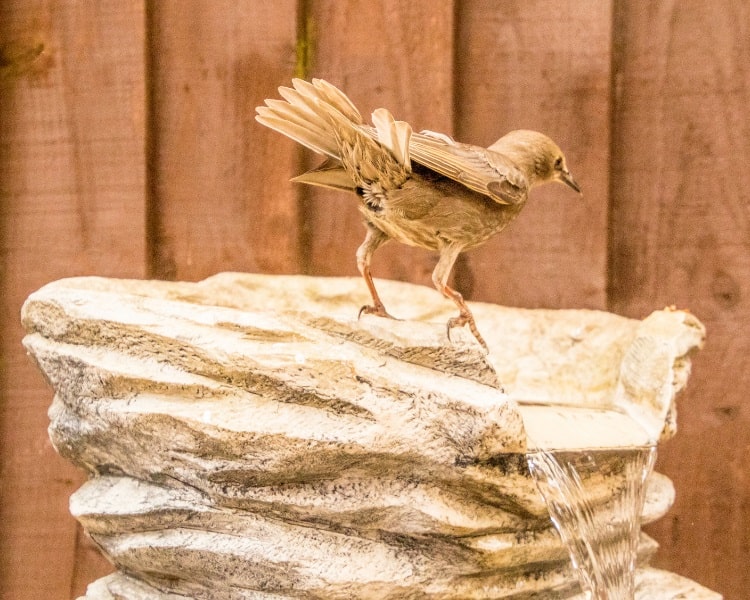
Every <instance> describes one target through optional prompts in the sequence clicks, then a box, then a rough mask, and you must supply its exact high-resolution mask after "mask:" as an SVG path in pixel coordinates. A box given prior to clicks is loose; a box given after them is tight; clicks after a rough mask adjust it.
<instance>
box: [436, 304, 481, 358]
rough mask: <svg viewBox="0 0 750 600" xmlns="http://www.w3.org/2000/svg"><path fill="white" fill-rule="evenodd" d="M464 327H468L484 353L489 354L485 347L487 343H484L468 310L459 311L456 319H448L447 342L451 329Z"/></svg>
mask: <svg viewBox="0 0 750 600" xmlns="http://www.w3.org/2000/svg"><path fill="white" fill-rule="evenodd" d="M464 325H468V326H469V331H471V334H472V335H473V336H474V337H475V338H476V339H477V341H478V342H479V343H480V344H481V345H482V348H484V349H485V351H487V352H489V351H490V349H489V348H488V347H487V342H485V341H484V338H483V337H482V334H481V333H479V330H478V329H477V324H476V323H475V322H474V315H472V314H471V313H470V312H468V310H467V311H461V313H460V314H459V315H458V316H457V317H453V318H452V319H448V324H447V326H446V333H447V334H448V340H449V341H450V339H451V329H453V328H454V327H463V326H464Z"/></svg>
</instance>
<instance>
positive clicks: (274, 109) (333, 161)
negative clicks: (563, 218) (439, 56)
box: [255, 79, 580, 349]
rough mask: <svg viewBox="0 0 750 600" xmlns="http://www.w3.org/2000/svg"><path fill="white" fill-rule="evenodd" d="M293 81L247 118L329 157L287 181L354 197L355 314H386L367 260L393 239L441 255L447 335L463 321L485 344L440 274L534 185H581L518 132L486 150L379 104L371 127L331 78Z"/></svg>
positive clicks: (537, 141)
mask: <svg viewBox="0 0 750 600" xmlns="http://www.w3.org/2000/svg"><path fill="white" fill-rule="evenodd" d="M292 85H293V86H294V87H293V88H288V87H280V88H279V93H280V94H281V96H282V97H283V98H284V100H274V99H269V100H266V106H259V107H258V108H257V109H256V110H257V113H258V114H257V115H256V117H255V118H256V120H257V121H259V122H260V123H262V124H263V125H266V126H267V127H270V128H271V129H274V130H276V131H278V132H280V133H283V134H284V135H286V136H288V137H290V138H292V139H293V140H296V141H297V142H299V143H300V144H302V145H303V146H306V147H307V148H309V149H311V150H314V151H315V152H318V153H320V154H323V155H325V156H327V157H328V160H326V161H325V162H324V163H323V164H322V165H321V166H320V167H318V168H317V169H313V170H312V171H309V172H307V173H304V174H303V175H300V176H298V177H295V178H294V179H292V181H298V182H302V183H307V184H311V185H318V186H323V187H328V188H333V189H337V190H344V191H348V192H353V193H355V194H356V195H357V196H358V197H359V210H360V212H361V213H362V215H363V216H364V219H365V224H366V227H367V235H366V237H365V240H364V242H363V243H362V245H361V246H360V247H359V249H358V250H357V267H358V269H359V272H360V273H361V274H362V277H364V279H365V282H366V283H367V287H368V288H369V290H370V294H371V295H372V302H373V304H372V306H363V307H362V309H361V310H360V315H361V314H362V312H365V313H370V314H375V315H379V316H382V317H390V316H391V315H389V314H388V312H387V311H386V309H385V306H384V305H383V302H382V301H381V300H380V297H379V296H378V293H377V290H376V289H375V285H374V283H373V281H372V275H371V273H370V262H371V260H372V255H373V252H375V250H377V249H378V248H379V247H380V246H382V245H383V244H384V243H385V242H387V241H388V240H391V239H394V240H397V241H399V242H401V243H403V244H408V245H410V246H419V247H421V248H427V249H429V250H434V251H436V252H439V253H440V258H439V260H438V263H437V265H436V266H435V270H434V271H433V273H432V282H433V283H434V285H435V287H436V288H437V289H438V290H439V291H440V292H441V293H442V294H443V295H444V296H446V297H447V298H450V299H451V300H453V302H455V303H456V305H457V306H458V309H459V314H458V316H457V317H454V318H452V319H450V320H449V321H448V325H447V331H448V337H449V338H450V330H451V328H453V327H460V326H463V325H468V326H469V329H470V330H471V332H472V334H474V337H475V338H476V339H477V341H478V342H479V343H480V344H482V346H484V348H485V349H487V344H486V343H485V341H484V339H483V338H482V336H481V335H480V333H479V330H478V329H477V326H476V323H475V322H474V316H473V315H472V313H471V311H470V310H469V307H468V306H467V305H466V303H465V302H464V299H463V297H462V296H461V294H460V293H459V292H457V291H456V290H454V289H453V288H451V287H449V286H448V277H449V276H450V272H451V269H452V268H453V264H454V263H455V261H456V258H457V257H458V255H459V254H460V253H461V252H463V251H464V250H469V249H471V248H476V247H477V246H479V245H481V244H483V243H484V242H486V241H487V240H488V239H489V238H490V237H492V236H493V235H495V234H496V233H498V232H500V231H501V230H502V229H504V228H505V227H506V226H507V225H508V223H510V222H511V221H512V220H513V219H514V218H515V217H516V216H517V215H518V213H519V212H521V209H522V208H523V207H524V205H525V204H526V199H527V198H528V194H529V190H531V189H532V188H533V187H535V186H537V185H540V184H542V183H546V182H549V181H560V182H563V183H566V184H567V185H569V186H570V187H572V188H573V189H574V190H575V191H577V192H579V193H580V188H579V187H578V184H576V182H575V181H574V180H573V177H572V176H571V175H570V171H568V167H567V165H566V163H565V156H564V155H563V153H562V151H561V150H560V148H558V147H557V145H556V144H555V143H554V142H553V141H552V140H551V139H550V138H548V137H547V136H546V135H544V134H542V133H538V132H536V131H527V130H518V131H511V132H510V133H508V134H506V135H505V136H503V137H501V138H500V139H499V140H498V141H497V142H495V143H494V144H492V145H491V146H490V147H489V148H483V147H481V146H473V145H471V144H462V143H459V142H456V141H454V140H453V139H452V138H450V137H449V136H447V135H444V134H440V133H434V132H430V131H423V132H421V133H414V132H412V129H411V127H410V126H409V124H408V123H405V122H403V121H396V120H395V119H394V118H393V116H392V115H391V113H390V112H389V111H387V110H386V109H384V108H378V109H377V110H375V111H374V112H373V113H372V122H373V125H374V127H371V126H369V125H367V124H365V123H364V121H363V120H362V116H361V115H360V113H359V111H358V110H357V109H356V107H355V106H354V104H352V102H351V101H350V100H349V98H347V96H346V95H345V94H344V93H343V92H342V91H341V90H339V89H338V88H336V87H335V86H333V85H331V84H330V83H328V82H326V81H324V80H322V79H313V80H312V83H309V82H307V81H303V80H301V79H294V80H293V81H292Z"/></svg>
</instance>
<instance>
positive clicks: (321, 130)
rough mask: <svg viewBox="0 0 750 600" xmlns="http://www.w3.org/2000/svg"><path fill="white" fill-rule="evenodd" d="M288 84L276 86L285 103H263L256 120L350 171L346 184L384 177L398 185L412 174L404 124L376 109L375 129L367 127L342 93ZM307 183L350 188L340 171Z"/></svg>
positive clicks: (318, 85) (317, 83)
mask: <svg viewBox="0 0 750 600" xmlns="http://www.w3.org/2000/svg"><path fill="white" fill-rule="evenodd" d="M292 86H293V87H280V88H279V94H280V95H281V97H282V98H283V100H276V99H268V100H266V105H265V106H259V107H258V108H257V109H256V112H257V115H256V116H255V119H256V120H257V121H258V122H259V123H261V124H263V125H265V126H267V127H269V128H271V129H273V130H275V131H278V132H279V133H282V134H284V135H286V136H287V137H290V138H292V139H293V140H295V141H297V142H299V143H300V144H302V145H303V146H305V147H307V148H309V149H310V150H313V151H315V152H318V153H320V154H323V155H326V156H328V157H329V158H333V159H335V160H337V161H340V162H341V163H344V169H345V170H348V169H353V171H352V173H350V175H351V177H350V179H349V181H351V180H352V178H354V180H355V181H356V182H357V183H355V184H354V185H360V183H361V182H359V180H360V179H362V180H363V181H377V180H383V181H385V179H388V180H392V181H391V183H392V184H393V185H399V184H400V182H401V181H403V179H404V178H405V177H406V176H407V175H408V173H410V172H411V161H410V158H409V143H410V139H411V134H412V130H411V126H410V125H409V124H408V123H405V122H403V121H396V120H395V119H394V118H393V115H391V113H390V112H388V111H387V110H386V109H384V108H380V109H377V110H376V111H375V112H374V113H373V115H372V119H373V123H374V124H375V128H372V127H369V126H367V125H365V124H364V121H363V120H362V116H361V115H360V113H359V111H358V110H357V108H356V107H355V106H354V104H352V102H351V100H349V98H348V97H347V96H346V94H344V93H343V92H342V91H341V90H339V89H338V88H336V87H335V86H333V85H331V84H330V83H328V82H327V81H324V80H322V79H313V80H312V83H310V82H307V81H303V80H302V79H293V80H292ZM342 153H344V154H345V156H342V155H341V154H342ZM360 155H361V156H360ZM365 155H368V156H369V157H368V158H365ZM347 165H348V166H347ZM381 170H382V172H381ZM370 171H372V172H370ZM355 172H356V173H355ZM308 179H310V180H309V181H307V180H305V181H304V183H312V184H314V185H325V186H326V187H337V188H339V189H341V188H343V187H346V188H347V189H348V188H350V187H351V186H350V185H349V181H345V179H344V178H343V177H342V176H340V174H338V173H335V174H332V173H329V172H324V173H322V174H321V173H316V174H314V175H311V176H310V177H309V178H308ZM312 179H314V181H313V180H312ZM300 181H303V179H300Z"/></svg>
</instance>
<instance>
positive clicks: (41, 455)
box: [0, 0, 145, 600]
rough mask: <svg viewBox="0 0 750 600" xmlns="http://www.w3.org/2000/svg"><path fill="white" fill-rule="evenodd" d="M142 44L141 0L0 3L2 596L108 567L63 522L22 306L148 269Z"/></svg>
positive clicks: (58, 595) (67, 485)
mask: <svg viewBox="0 0 750 600" xmlns="http://www.w3.org/2000/svg"><path fill="white" fill-rule="evenodd" d="M143 46H144V35H143V6H142V2H139V1H131V2H127V3H123V2H120V1H119V0H111V1H102V2H98V3H95V4H88V3H69V2H62V1H49V2H41V1H30V0H10V1H8V2H4V3H3V4H2V5H0V52H2V60H0V76H1V77H0V148H1V150H0V331H2V335H1V336H0V356H1V357H2V362H1V363H0V440H1V445H0V461H1V468H2V471H1V472H0V482H1V485H0V556H1V557H2V560H0V597H2V598H13V599H14V600H25V599H29V600H31V599H36V598H45V599H50V600H55V599H66V600H67V599H68V598H70V597H76V596H77V595H78V594H79V593H81V592H83V587H82V585H81V584H82V583H84V582H80V581H77V580H76V579H75V577H74V571H75V569H78V570H79V571H81V570H84V571H86V572H88V573H90V574H92V575H94V574H96V575H100V574H103V573H105V572H108V571H109V570H111V567H110V565H109V564H108V563H107V562H106V561H105V560H104V559H103V558H102V557H101V556H99V555H98V554H90V553H86V551H85V548H86V542H85V541H81V540H83V538H82V537H81V535H80V530H78V529H77V526H76V523H75V521H74V519H73V518H72V517H71V516H70V514H69V513H68V498H69V497H70V494H71V493H72V492H73V491H74V490H75V489H76V488H77V487H78V485H79V484H80V483H81V481H82V479H83V477H82V474H81V473H79V472H77V471H76V470H75V469H73V467H72V466H70V465H68V464H67V463H65V461H63V460H62V459H60V458H59V457H58V456H57V455H56V453H55V452H54V451H53V449H52V447H51V445H50V443H49V440H48V438H47V424H48V418H47V408H48V406H49V404H50V400H51V396H52V394H51V390H50V389H49V387H48V386H47V385H46V384H45V382H44V381H43V380H42V378H41V376H40V375H39V373H38V372H37V371H36V369H35V368H33V367H32V365H31V364H30V361H29V360H28V358H27V357H26V356H25V354H24V351H23V348H22V346H21V338H22V335H23V332H22V330H21V326H20V322H19V311H20V307H21V304H22V302H23V300H24V299H25V298H26V296H27V295H28V294H29V293H31V292H32V291H33V290H34V289H36V288H38V287H39V286H41V285H43V284H44V283H46V282H48V281H50V280H53V279H58V278H61V277H65V276H70V275H79V274H98V275H111V276H126V277H139V276H143V275H144V274H145V228H144V223H145V203H144V180H145V177H144V173H145V153H144V134H143V131H144V129H143V127H144V106H145V103H144V100H145V86H144V78H143V65H144V56H143ZM77 561H78V565H77V566H75V567H74V565H75V563H76V562H77Z"/></svg>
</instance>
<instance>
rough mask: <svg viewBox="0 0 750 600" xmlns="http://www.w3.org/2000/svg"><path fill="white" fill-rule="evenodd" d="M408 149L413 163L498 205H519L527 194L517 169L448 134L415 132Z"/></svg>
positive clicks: (495, 154) (526, 187)
mask: <svg viewBox="0 0 750 600" xmlns="http://www.w3.org/2000/svg"><path fill="white" fill-rule="evenodd" d="M409 151H410V154H411V157H412V159H413V160H414V161H415V162H417V163H419V164H421V165H423V166H425V167H427V168H428V169H432V170H433V171H435V172H437V173H440V174H441V175H443V176H445V177H448V178H450V179H453V180H454V181H457V182H459V183H461V184H463V185H465V186H466V187H468V188H470V189H472V190H474V191H475V192H478V193H480V194H484V195H486V196H489V197H490V198H492V199H493V200H495V201H496V202H498V203H500V204H518V203H519V202H523V201H524V200H525V199H526V197H527V195H528V191H529V185H528V180H527V178H526V177H525V176H524V175H523V173H522V172H521V171H520V169H518V167H516V166H515V165H514V164H513V163H512V162H511V161H510V160H508V159H506V158H505V157H504V156H503V155H501V154H498V153H496V152H492V151H490V150H487V149H486V148H482V147H481V146H472V145H470V144H461V143H458V142H454V141H453V140H451V138H449V137H448V136H442V135H441V136H440V137H438V136H436V135H435V134H429V133H427V134H425V133H421V134H420V133H414V134H413V135H412V139H411V144H410V145H409Z"/></svg>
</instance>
